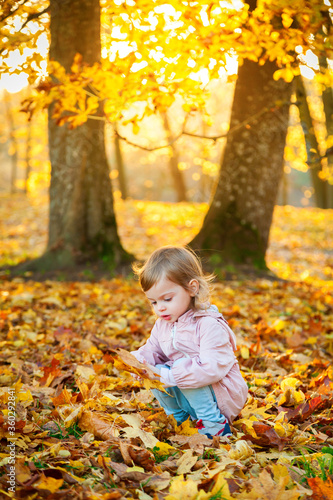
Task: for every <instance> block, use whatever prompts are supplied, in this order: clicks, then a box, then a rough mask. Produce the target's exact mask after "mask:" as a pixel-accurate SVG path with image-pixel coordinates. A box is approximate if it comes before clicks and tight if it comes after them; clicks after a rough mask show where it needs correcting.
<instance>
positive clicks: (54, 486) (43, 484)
mask: <svg viewBox="0 0 333 500" xmlns="http://www.w3.org/2000/svg"><path fill="white" fill-rule="evenodd" d="M63 483H64V480H63V479H54V478H53V477H46V476H45V475H44V474H42V475H41V476H40V478H39V479H38V481H37V482H35V483H34V488H37V489H39V490H48V491H50V492H51V493H55V492H56V491H58V490H59V489H60V488H61V486H62V485H63Z"/></svg>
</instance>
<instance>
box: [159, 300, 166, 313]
mask: <svg viewBox="0 0 333 500" xmlns="http://www.w3.org/2000/svg"><path fill="white" fill-rule="evenodd" d="M158 310H159V311H164V310H165V305H164V304H163V303H162V302H161V303H160V304H159V305H158Z"/></svg>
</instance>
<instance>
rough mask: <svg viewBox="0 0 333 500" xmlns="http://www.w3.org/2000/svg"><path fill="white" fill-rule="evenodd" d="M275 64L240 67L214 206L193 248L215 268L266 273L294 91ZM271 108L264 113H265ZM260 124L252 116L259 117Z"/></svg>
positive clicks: (192, 243) (246, 64) (246, 63)
mask: <svg viewBox="0 0 333 500" xmlns="http://www.w3.org/2000/svg"><path fill="white" fill-rule="evenodd" d="M276 69H277V67H276V65H275V64H274V63H273V62H266V64H264V65H263V66H259V65H258V64H256V63H254V62H252V61H244V64H243V65H242V66H241V67H240V68H239V73H238V79H237V82H236V88H235V95H234V101H233V107H232V113H231V123H230V128H231V129H232V128H233V127H235V126H236V125H238V124H239V123H241V122H244V120H248V121H249V123H248V124H247V125H246V126H244V127H242V128H239V129H238V130H236V131H235V132H234V133H233V134H229V136H228V138H227V144H226V148H225V152H224V158H223V162H222V165H221V170H220V176H219V179H218V183H217V187H216V191H215V195H214V197H213V201H212V203H211V206H210V208H209V210H208V213H207V215H206V217H205V220H204V223H203V226H202V229H201V230H200V232H199V234H198V235H197V236H196V237H195V238H194V240H193V241H192V242H191V243H190V245H191V246H192V247H193V248H196V249H200V250H201V251H202V254H206V255H207V256H209V257H210V260H211V263H212V264H213V265H215V266H217V265H221V264H222V262H237V263H242V264H249V265H250V266H255V267H261V268H265V267H266V264H265V253H266V249H267V244H268V236H269V230H270V226H271V222H272V216H273V210H274V205H275V200H276V197H277V192H278V187H279V183H280V179H281V176H282V172H283V163H284V160H283V155H284V146H285V139H286V134H287V129H288V117H289V106H290V97H291V89H292V86H291V84H290V83H286V82H285V81H283V80H278V81H275V80H274V79H273V73H274V71H276ZM264 108H267V111H266V112H265V113H261V111H262V110H263V109H264ZM256 114H258V118H257V119H253V118H251V117H254V116H256Z"/></svg>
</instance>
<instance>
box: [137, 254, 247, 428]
mask: <svg viewBox="0 0 333 500" xmlns="http://www.w3.org/2000/svg"><path fill="white" fill-rule="evenodd" d="M134 271H135V272H136V274H137V275H138V276H139V280H140V285H141V287H142V289H143V291H144V293H145V294H146V296H147V298H148V300H149V301H150V302H151V304H152V306H153V309H154V311H155V313H156V314H157V316H158V319H157V321H156V323H155V325H154V327H153V329H152V332H151V335H150V337H149V338H148V340H147V342H146V344H145V345H143V346H142V347H140V349H138V350H137V351H134V352H132V354H134V356H135V357H136V358H137V359H138V361H140V362H142V363H146V364H148V365H151V367H154V371H155V372H156V373H157V374H158V375H159V378H160V380H161V382H162V383H163V384H165V386H166V387H167V389H166V390H167V392H168V394H165V393H163V392H161V391H159V390H157V389H154V390H153V393H154V396H155V397H156V399H157V400H158V401H159V403H160V405H161V406H162V407H163V408H164V410H165V412H166V414H167V415H171V414H172V415H173V416H174V417H175V419H176V421H177V423H178V425H180V424H181V423H182V422H184V421H185V420H187V418H189V417H191V419H192V420H197V422H196V426H197V428H198V431H199V433H201V434H206V435H207V436H208V437H210V438H211V437H212V436H214V435H217V436H228V435H231V431H230V426H229V422H232V421H233V419H234V418H235V417H236V416H237V415H238V413H239V412H240V410H241V409H242V408H243V406H244V404H245V401H246V398H247V385H246V383H245V381H244V379H243V377H242V375H241V373H240V371H239V366H238V362H237V359H236V357H235V355H234V350H235V349H236V339H235V335H234V333H233V332H232V330H231V329H230V328H229V326H228V324H227V322H226V320H225V319H224V318H223V316H222V314H221V313H219V312H218V309H217V307H216V306H210V304H209V302H208V300H209V282H210V281H211V277H205V276H204V274H203V270H202V267H201V263H200V262H199V260H198V259H197V257H196V255H195V254H194V253H192V251H190V250H188V249H186V248H182V247H172V246H167V247H162V248H160V249H159V250H156V251H155V252H153V254H152V255H151V256H150V257H149V259H148V260H147V261H146V263H145V264H144V265H143V266H142V267H141V268H139V267H135V268H134Z"/></svg>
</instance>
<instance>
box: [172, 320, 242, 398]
mask: <svg viewBox="0 0 333 500" xmlns="http://www.w3.org/2000/svg"><path fill="white" fill-rule="evenodd" d="M199 321H200V324H199V339H200V347H199V353H198V354H197V355H196V356H194V357H193V358H183V359H182V361H181V362H179V363H177V364H176V366H173V367H172V369H171V373H172V375H173V377H174V379H175V381H176V383H177V386H178V387H180V388H183V389H190V388H191V389H195V388H197V387H203V386H205V385H211V384H214V383H216V382H219V381H221V380H222V379H223V378H224V377H225V376H226V375H227V374H228V372H229V371H230V370H231V368H232V367H233V365H234V364H235V363H236V362H237V360H236V357H235V355H234V351H233V346H232V344H231V338H230V333H229V331H228V327H227V326H225V325H223V324H222V323H221V322H219V321H218V320H217V319H215V318H212V317H203V318H202V319H200V320H199Z"/></svg>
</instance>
